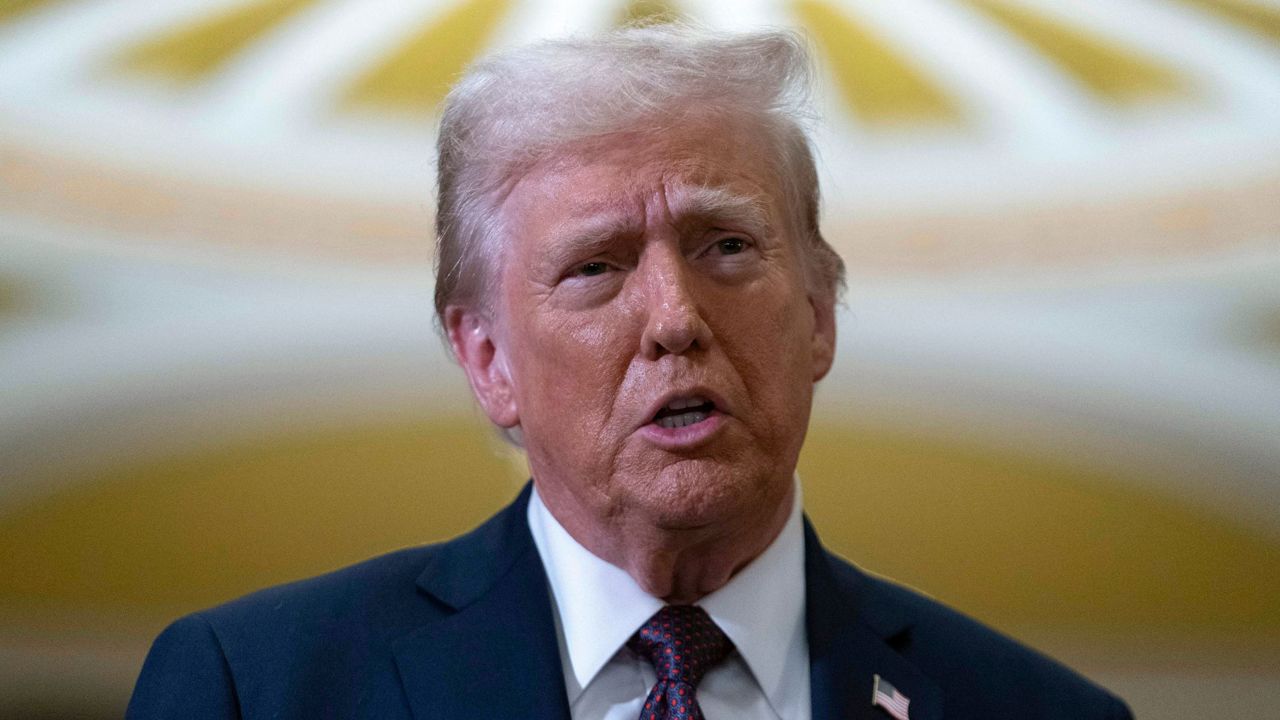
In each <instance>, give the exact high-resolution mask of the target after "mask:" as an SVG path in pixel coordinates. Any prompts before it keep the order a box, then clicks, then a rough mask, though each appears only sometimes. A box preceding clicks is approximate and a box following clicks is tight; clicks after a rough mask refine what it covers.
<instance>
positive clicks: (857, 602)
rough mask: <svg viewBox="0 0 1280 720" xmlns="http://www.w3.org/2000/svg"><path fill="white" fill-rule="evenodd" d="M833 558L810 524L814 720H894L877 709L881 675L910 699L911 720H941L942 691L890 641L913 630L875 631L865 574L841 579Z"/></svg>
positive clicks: (808, 558)
mask: <svg viewBox="0 0 1280 720" xmlns="http://www.w3.org/2000/svg"><path fill="white" fill-rule="evenodd" d="M831 562H832V558H830V557H829V556H828V555H827V553H826V551H825V550H823V549H822V546H821V545H820V544H819V543H818V539H817V536H816V535H815V534H814V532H813V528H812V527H810V526H809V524H808V521H807V520H806V522H805V586H806V587H805V591H806V610H805V611H806V623H807V625H808V630H809V685H810V687H809V694H810V698H811V700H812V706H813V720H850V719H856V720H892V716H891V715H889V714H888V713H887V712H885V711H884V709H882V708H879V707H876V706H874V705H873V704H872V686H873V678H874V676H875V675H879V676H880V677H881V678H883V679H885V680H887V681H888V682H890V683H892V684H893V686H894V687H895V688H897V689H898V691H899V692H900V693H902V694H903V695H905V696H906V697H907V698H909V699H910V701H911V702H910V705H909V709H908V712H909V717H910V720H940V719H941V718H942V699H943V698H942V690H941V689H940V688H939V687H938V685H937V684H936V683H935V682H933V681H932V680H931V679H929V678H928V677H927V676H925V675H924V674H923V673H921V672H920V671H919V670H918V669H917V668H916V666H915V665H914V664H912V663H911V662H910V661H909V660H907V659H906V658H904V657H902V655H900V654H899V653H898V652H897V651H896V650H894V649H893V647H892V646H890V645H889V643H888V642H887V641H886V638H888V637H891V636H893V635H896V634H898V633H900V632H909V631H910V630H909V627H908V626H900V627H895V628H891V629H890V630H889V631H885V629H883V628H877V629H873V627H872V624H871V623H869V622H868V618H867V617H866V615H865V612H864V602H865V600H866V597H865V593H866V590H867V587H866V583H865V582H861V583H860V582H858V580H859V578H860V575H856V574H855V575H850V576H849V577H837V575H836V572H835V569H834V568H833V567H832V566H831V564H830V563H831Z"/></svg>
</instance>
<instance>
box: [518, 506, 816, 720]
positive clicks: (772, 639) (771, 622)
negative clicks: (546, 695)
mask: <svg viewBox="0 0 1280 720" xmlns="http://www.w3.org/2000/svg"><path fill="white" fill-rule="evenodd" d="M800 508H801V499H800V483H799V482H796V484H795V491H794V493H793V500H792V506H791V513H790V515H789V516H788V517H787V521H786V524H784V525H783V528H782V531H781V532H780V533H778V537H777V538H775V539H774V541H773V542H772V543H771V544H770V545H769V547H767V548H766V549H765V551H764V552H763V553H761V554H760V555H759V556H758V557H756V559H755V560H752V561H751V562H750V563H749V564H747V566H746V567H744V568H742V569H741V570H739V571H738V572H737V574H735V575H734V576H733V578H732V579H730V580H729V582H728V584H726V585H725V586H724V587H722V588H720V589H719V590H717V591H715V592H714V593H711V594H710V595H707V596H706V597H704V598H702V600H700V601H699V602H698V603H697V604H698V605H700V606H701V607H702V608H703V609H704V610H706V611H707V614H708V615H710V616H711V619H712V620H715V622H716V624H717V625H719V626H720V628H721V629H722V630H724V632H725V634H726V635H728V636H729V639H730V640H732V641H733V644H734V646H735V647H737V649H738V652H739V653H740V654H741V655H742V658H743V660H745V661H746V663H747V666H748V667H749V668H750V669H751V673H752V675H754V676H755V679H756V682H757V683H759V684H760V688H761V690H763V691H764V693H765V696H766V697H767V698H769V701H770V702H771V703H774V704H775V707H776V706H777V705H776V703H777V699H778V696H779V693H780V691H781V688H782V685H783V678H784V671H785V669H786V668H785V660H786V651H785V649H786V648H790V647H792V646H793V644H794V641H795V639H796V637H797V634H799V637H801V638H803V637H804V635H803V633H804V530H803V526H802V523H801V518H800ZM528 517H529V529H530V531H531V533H532V535H533V540H534V544H535V545H536V546H537V548H538V553H539V555H541V556H542V564H543V566H544V567H545V568H546V572H547V579H548V581H549V582H550V584H551V591H552V596H553V599H554V604H555V606H556V610H557V612H558V614H559V617H558V620H559V621H560V635H561V638H562V640H563V642H564V647H563V650H564V659H565V660H566V661H567V667H565V669H564V671H565V684H566V688H567V690H568V693H569V702H570V703H573V702H574V701H575V700H576V699H577V697H578V696H579V695H580V694H581V693H582V690H583V689H584V688H586V687H587V685H589V684H590V683H591V680H592V679H594V678H595V676H596V674H597V673H599V672H600V670H601V668H603V667H604V665H605V663H607V662H608V661H609V659H610V658H612V657H613V656H614V654H615V653H617V652H618V650H619V648H621V647H622V646H623V645H624V644H625V643H626V642H627V640H628V639H629V638H630V637H631V635H632V633H634V632H635V631H636V629H637V628H639V627H640V626H641V625H642V624H643V623H644V622H645V621H646V620H648V619H649V618H650V617H651V616H652V615H653V614H654V613H655V612H657V611H658V610H660V609H661V608H662V606H663V605H664V603H663V602H662V600H661V599H659V598H655V597H653V596H652V595H649V594H648V593H646V592H645V591H644V590H642V589H641V588H640V586H639V585H638V584H636V582H635V580H634V579H632V577H631V576H630V575H628V574H627V572H626V571H625V570H623V569H622V568H619V567H617V566H615V565H611V564H609V563H607V562H605V561H604V560H602V559H600V558H598V557H596V556H595V555H593V554H591V552H590V551H589V550H587V549H586V548H585V547H583V546H582V545H580V544H578V541H576V540H574V539H573V537H572V536H571V535H569V533H568V531H566V530H565V529H564V527H563V526H562V525H560V523H559V522H558V521H557V520H556V519H555V517H553V516H552V515H551V512H550V511H549V510H548V509H547V507H546V505H544V504H543V503H542V499H541V498H539V497H538V492H537V489H536V488H535V489H534V491H533V494H532V497H531V498H530V500H529V510H528Z"/></svg>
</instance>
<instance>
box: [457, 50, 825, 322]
mask: <svg viewBox="0 0 1280 720" xmlns="http://www.w3.org/2000/svg"><path fill="white" fill-rule="evenodd" d="M809 78H810V60H809V54H808V51H807V49H806V45H805V41H804V40H803V39H802V38H801V37H800V36H798V35H796V34H795V33H793V32H788V31H767V32H753V33H742V34H728V33H720V32H713V31H709V30H706V29H702V28H696V27H690V26H685V25H655V26H648V27H629V28H623V29H620V30H616V31H613V32H609V33H607V34H604V35H600V36H595V37H586V38H567V39H555V40H544V41H541V42H537V43H534V44H531V45H527V46H524V47H520V48H516V49H512V50H507V51H504V52H499V53H497V54H494V55H491V56H489V57H487V58H485V59H483V60H481V61H479V62H478V63H476V64H475V65H474V66H472V67H471V68H470V69H469V70H468V71H467V73H466V74H465V75H464V76H463V78H462V79H461V80H460V81H459V82H458V83H457V84H456V85H455V86H454V88H453V90H452V91H451V92H450V93H449V95H448V97H447V98H446V99H445V103H444V112H443V115H442V118H441V122H440V132H439V137H438V163H439V164H438V168H437V181H438V185H439V187H438V193H439V194H438V205H437V212H436V238H437V244H436V288H435V305H436V313H437V316H438V318H439V319H440V320H441V321H443V318H444V311H445V308H446V307H448V306H449V305H463V306H468V307H472V308H477V309H482V310H489V309H491V305H490V302H491V301H490V293H491V292H492V290H493V288H491V287H489V285H490V283H491V282H492V279H493V277H494V275H495V274H496V272H495V271H496V270H497V269H498V262H497V261H498V258H499V257H500V255H501V252H502V250H501V247H500V237H498V236H499V235H500V233H501V228H500V225H499V222H498V216H499V212H498V210H499V205H500V203H501V201H502V198H503V197H504V196H505V192H506V190H507V189H509V187H510V185H511V184H512V183H513V182H514V181H515V180H516V179H518V177H519V176H520V175H521V174H522V173H523V172H524V171H526V170H527V169H528V168H529V167H530V166H531V165H532V164H534V163H536V162H538V161H540V160H542V159H545V158H548V157H551V156H553V155H554V154H555V153H556V151H557V149H559V148H564V147H566V146H568V145H571V144H576V143H580V142H583V141H587V140H590V139H593V138H597V137H603V136H607V135H610V134H614V133H624V132H625V133H634V132H642V133H648V132H651V133H657V134H661V133H664V132H668V131H675V130H677V129H678V128H679V127H680V126H681V125H682V124H684V123H683V122H682V120H688V119H707V118H710V119H712V120H717V119H720V118H723V120H724V121H725V122H743V121H747V122H754V123H756V124H757V125H758V126H759V127H760V128H761V129H762V130H763V131H764V132H765V133H766V135H765V137H766V138H767V139H769V140H771V142H770V145H771V147H767V148H761V149H760V150H761V151H762V152H765V153H769V154H771V157H770V159H771V161H772V162H773V164H774V166H775V167H776V168H777V170H778V173H779V177H780V178H781V180H782V185H783V189H784V192H785V193H786V195H787V197H786V198H784V200H785V202H786V205H787V208H788V213H789V215H790V217H789V218H788V221H789V222H790V223H791V229H792V231H793V232H794V233H795V234H796V236H797V238H798V242H800V244H801V250H802V253H803V255H804V256H805V258H806V260H807V268H806V270H807V280H808V283H809V291H810V293H815V294H817V293H823V294H825V293H833V294H834V293H838V292H839V290H840V288H841V287H843V284H844V263H843V262H842V261H841V259H840V256H839V255H837V254H836V252H835V250H834V249H833V248H832V247H831V246H830V245H829V244H828V243H827V242H826V241H825V240H824V239H823V238H822V234H821V232H820V231H819V228H818V206H819V193H818V178H817V171H816V169H815V167H814V161H813V153H812V150H811V149H810V144H809V138H808V135H807V133H806V131H805V127H806V125H807V124H808V123H809V122H810V121H811V119H812V116H811V114H810V111H809V104H808V103H809V97H808V96H809Z"/></svg>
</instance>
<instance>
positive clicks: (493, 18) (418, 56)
mask: <svg viewBox="0 0 1280 720" xmlns="http://www.w3.org/2000/svg"><path fill="white" fill-rule="evenodd" d="M510 9H511V2H510V0H466V2H461V3H459V4H458V5H457V6H456V7H454V8H452V9H450V10H447V11H445V12H444V13H442V14H441V15H440V16H438V17H436V18H435V19H434V20H433V21H432V22H430V23H428V24H427V25H425V26H424V27H423V29H422V30H421V31H420V32H419V33H417V34H416V35H414V36H413V37H411V38H410V39H409V41H408V42H406V43H404V44H403V45H402V46H401V47H399V48H398V49H397V50H395V51H394V52H392V53H391V54H390V55H389V56H388V57H387V58H386V59H385V60H384V61H383V63H382V64H381V65H378V66H377V67H375V68H374V69H373V70H372V71H370V72H369V73H367V74H366V75H365V76H364V77H362V78H361V79H360V80H359V81H358V82H357V83H356V84H355V86H354V87H352V88H351V91H350V92H349V93H348V94H347V96H346V97H345V99H344V105H345V106H346V107H348V108H352V107H354V108H359V107H373V108H379V109H389V110H394V111H401V112H404V111H407V112H413V113H431V112H433V111H434V110H435V108H436V106H437V105H439V104H440V102H441V101H442V100H444V96H445V94H446V93H447V92H448V91H449V86H450V85H452V84H453V81H454V80H455V79H456V78H457V77H458V76H459V75H460V74H461V73H462V71H463V70H464V69H466V67H467V65H468V64H469V63H470V62H471V61H472V60H474V59H475V58H476V57H477V56H478V55H480V53H481V52H482V51H483V50H484V49H485V47H486V46H487V45H488V44H489V39H490V37H491V35H492V34H493V31H494V29H495V28H496V27H497V25H498V23H499V22H500V21H501V20H502V19H503V17H504V16H506V14H507V13H508V12H509V11H510Z"/></svg>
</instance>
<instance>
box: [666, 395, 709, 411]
mask: <svg viewBox="0 0 1280 720" xmlns="http://www.w3.org/2000/svg"><path fill="white" fill-rule="evenodd" d="M706 402H707V399H706V398H704V397H701V396H699V395H694V396H693V397H688V398H676V399H675V400H672V401H671V402H669V403H667V409H668V410H683V409H685V408H687V407H694V406H695V405H703V404H706Z"/></svg>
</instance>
